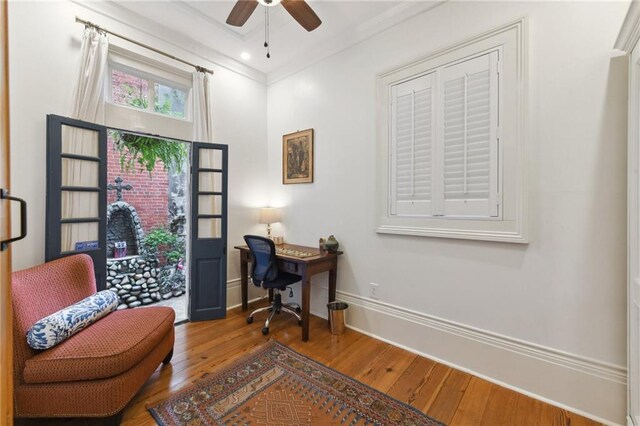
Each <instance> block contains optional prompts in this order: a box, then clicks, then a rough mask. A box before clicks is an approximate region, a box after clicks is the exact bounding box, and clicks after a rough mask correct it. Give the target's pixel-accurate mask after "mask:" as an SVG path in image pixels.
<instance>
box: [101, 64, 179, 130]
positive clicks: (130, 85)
mask: <svg viewBox="0 0 640 426" xmlns="http://www.w3.org/2000/svg"><path fill="white" fill-rule="evenodd" d="M110 71H111V72H110V75H109V78H110V89H111V90H110V91H109V92H110V93H109V94H110V100H111V102H112V103H114V104H118V105H124V106H129V107H133V108H139V109H143V110H146V111H148V112H155V113H158V114H164V115H168V116H170V117H175V118H183V119H186V118H188V114H187V113H188V99H189V91H188V89H187V88H182V87H179V86H178V85H175V84H172V83H166V82H160V81H158V80H157V79H154V77H152V76H145V75H142V73H135V72H131V71H129V70H124V69H120V68H117V67H111V70H110Z"/></svg>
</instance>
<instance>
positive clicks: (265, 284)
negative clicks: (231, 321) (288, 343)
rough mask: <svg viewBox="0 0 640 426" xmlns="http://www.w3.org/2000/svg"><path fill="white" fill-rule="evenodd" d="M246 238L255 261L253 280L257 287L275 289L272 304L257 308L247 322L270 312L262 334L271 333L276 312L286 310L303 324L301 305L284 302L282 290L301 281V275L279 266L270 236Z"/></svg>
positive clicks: (252, 266)
mask: <svg viewBox="0 0 640 426" xmlns="http://www.w3.org/2000/svg"><path fill="white" fill-rule="evenodd" d="M244 240H245V242H246V243H247V246H249V250H250V251H251V255H252V256H253V262H251V281H253V284H254V285H256V286H257V287H262V288H264V289H273V291H274V295H273V303H272V304H271V306H266V307H264V308H260V309H256V310H255V311H253V312H251V314H250V315H249V316H248V317H247V324H251V323H253V316H254V315H255V314H257V313H258V312H264V311H268V312H270V314H269V317H268V318H267V321H266V322H265V323H264V327H263V328H262V334H265V335H266V334H269V323H270V322H271V320H272V319H273V316H274V315H275V314H279V313H280V312H286V313H288V314H291V315H293V316H295V317H296V318H297V319H298V325H302V318H301V317H300V315H299V313H300V311H301V310H300V306H298V305H296V304H293V303H287V304H284V303H282V295H281V294H280V291H282V290H286V289H287V286H290V285H291V284H293V283H296V282H298V281H300V277H299V276H298V275H295V274H290V273H289V272H285V271H283V270H281V269H280V268H278V262H277V260H276V246H275V244H273V241H271V240H270V239H268V238H265V237H260V236H258V235H245V236H244Z"/></svg>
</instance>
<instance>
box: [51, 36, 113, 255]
mask: <svg viewBox="0 0 640 426" xmlns="http://www.w3.org/2000/svg"><path fill="white" fill-rule="evenodd" d="M108 53H109V40H108V39H107V36H106V35H105V34H101V33H99V32H98V31H96V30H95V29H92V28H85V30H84V34H83V36H82V46H81V48H80V61H79V65H78V75H77V78H76V81H75V85H74V88H73V106H72V110H71V117H73V118H77V119H79V120H83V121H89V122H92V123H98V124H104V96H105V94H104V87H105V79H106V78H107V55H108ZM62 152H64V153H68V154H78V155H86V156H91V157H97V156H98V155H99V141H98V133H97V132H94V131H90V130H84V129H77V128H73V127H67V126H64V127H63V129H62ZM98 184H99V182H98V163H96V162H91V161H83V160H71V159H63V160H62V185H63V186H83V187H97V186H98ZM61 201H62V212H61V213H62V218H63V219H68V218H81V217H98V216H100V215H101V214H106V212H98V196H97V193H93V192H77V191H76V192H72V191H64V192H63V193H62V200H61ZM61 231H62V235H61V236H62V247H61V250H62V251H71V250H74V249H75V243H76V242H79V241H95V240H98V225H97V223H80V224H64V225H62V228H61Z"/></svg>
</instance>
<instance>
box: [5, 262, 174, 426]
mask: <svg viewBox="0 0 640 426" xmlns="http://www.w3.org/2000/svg"><path fill="white" fill-rule="evenodd" d="M95 292H96V283H95V277H94V270H93V262H92V261H91V258H90V257H89V256H87V255H75V256H70V257H65V258H62V259H59V260H55V261H53V262H49V263H45V264H43V265H39V266H36V267H33V268H30V269H26V270H23V271H18V272H15V273H13V277H12V294H13V295H12V299H13V338H14V356H13V360H14V366H13V370H14V392H15V396H14V402H15V416H16V417H111V419H112V420H113V422H114V423H118V422H119V419H120V417H121V415H122V410H123V409H124V407H125V406H126V405H127V403H128V402H129V401H130V400H131V399H132V398H133V396H134V395H135V394H136V393H137V392H138V390H139V389H140V388H141V387H142V385H143V384H144V383H145V382H146V381H147V379H148V378H149V377H150V376H151V374H153V372H154V371H155V370H156V368H157V367H158V366H159V365H160V364H161V363H163V362H164V363H165V364H166V363H168V362H169V361H170V359H171V354H172V352H173V343H174V329H173V322H174V318H175V313H174V311H173V309H171V308H167V307H149V308H138V309H126V310H121V311H116V312H112V313H111V314H109V315H107V316H106V317H104V318H102V319H100V320H98V321H97V322H95V323H93V324H91V325H90V326H88V327H87V328H85V329H84V330H82V331H80V332H79V333H77V334H75V335H73V336H71V337H70V338H69V339H67V340H65V341H64V342H62V343H60V344H58V345H57V346H54V347H52V348H50V349H46V350H42V351H41V350H34V349H32V348H31V347H30V346H28V345H27V339H26V337H25V336H26V334H27V331H28V330H29V328H30V327H31V326H32V325H33V324H34V323H35V322H36V321H38V320H40V319H42V318H43V317H46V316H47V315H50V314H52V313H54V312H56V311H58V310H60V309H62V308H65V307H67V306H69V305H72V304H74V303H76V302H78V301H80V300H82V299H84V298H85V297H87V296H90V295H91V294H93V293H95Z"/></svg>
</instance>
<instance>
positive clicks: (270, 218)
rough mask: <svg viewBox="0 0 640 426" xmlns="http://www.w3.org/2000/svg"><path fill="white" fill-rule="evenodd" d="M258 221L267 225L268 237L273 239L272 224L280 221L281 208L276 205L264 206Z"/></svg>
mask: <svg viewBox="0 0 640 426" xmlns="http://www.w3.org/2000/svg"><path fill="white" fill-rule="evenodd" d="M258 222H259V223H262V224H266V225H267V237H268V238H269V239H271V224H272V223H278V222H280V210H279V209H277V208H275V207H262V208H261V209H260V212H259V218H258Z"/></svg>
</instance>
